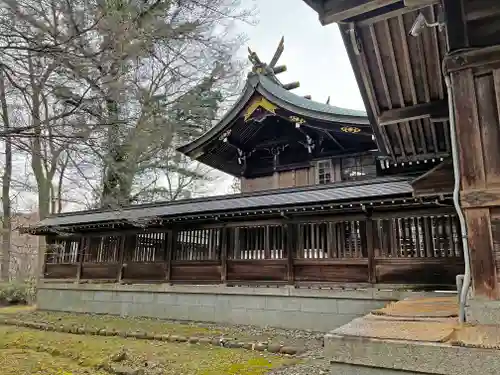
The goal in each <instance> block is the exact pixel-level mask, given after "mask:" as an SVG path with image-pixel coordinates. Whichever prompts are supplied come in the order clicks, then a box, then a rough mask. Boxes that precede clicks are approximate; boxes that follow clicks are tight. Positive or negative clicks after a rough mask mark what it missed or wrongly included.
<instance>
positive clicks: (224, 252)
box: [220, 226, 230, 284]
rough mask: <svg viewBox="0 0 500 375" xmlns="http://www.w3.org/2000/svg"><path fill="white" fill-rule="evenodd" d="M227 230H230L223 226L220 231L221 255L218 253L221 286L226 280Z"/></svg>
mask: <svg viewBox="0 0 500 375" xmlns="http://www.w3.org/2000/svg"><path fill="white" fill-rule="evenodd" d="M229 230H230V228H228V227H226V226H224V227H223V228H222V229H221V238H222V241H221V253H220V281H221V283H222V284H225V283H226V279H227V250H228V247H229V239H230V238H229Z"/></svg>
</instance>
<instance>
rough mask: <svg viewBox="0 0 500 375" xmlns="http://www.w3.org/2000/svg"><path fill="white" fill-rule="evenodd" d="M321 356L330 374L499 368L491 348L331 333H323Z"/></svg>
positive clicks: (463, 373) (461, 372)
mask: <svg viewBox="0 0 500 375" xmlns="http://www.w3.org/2000/svg"><path fill="white" fill-rule="evenodd" d="M333 332H335V331H333ZM325 355H326V357H327V358H328V359H330V360H332V361H333V363H332V372H331V374H332V375H333V374H335V375H340V374H345V375H354V374H357V375H364V374H370V375H371V374H373V375H395V374H396V373H400V374H407V375H411V374H420V375H422V374H439V375H478V374H481V375H497V374H499V369H500V351H499V350H495V349H479V348H467V347H460V346H453V345H451V344H449V343H436V342H421V341H409V340H390V339H376V338H366V337H362V336H346V335H339V334H335V333H330V334H327V335H326V336H325ZM348 365H351V366H348ZM352 365H355V366H354V367H352ZM334 370H336V371H337V372H335V371H334ZM389 370H392V371H389ZM405 371H406V373H405Z"/></svg>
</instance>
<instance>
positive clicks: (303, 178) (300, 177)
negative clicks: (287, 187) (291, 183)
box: [295, 168, 313, 187]
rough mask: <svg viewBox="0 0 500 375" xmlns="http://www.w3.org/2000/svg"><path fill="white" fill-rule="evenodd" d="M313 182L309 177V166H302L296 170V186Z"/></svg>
mask: <svg viewBox="0 0 500 375" xmlns="http://www.w3.org/2000/svg"><path fill="white" fill-rule="evenodd" d="M311 169H312V168H311ZM312 184H313V182H310V179H309V168H302V169H297V170H295V186H297V187H300V186H308V185H312Z"/></svg>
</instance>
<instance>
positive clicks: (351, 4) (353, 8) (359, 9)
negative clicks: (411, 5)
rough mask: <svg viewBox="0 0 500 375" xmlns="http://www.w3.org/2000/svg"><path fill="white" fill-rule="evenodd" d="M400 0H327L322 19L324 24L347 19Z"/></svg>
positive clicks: (321, 15)
mask: <svg viewBox="0 0 500 375" xmlns="http://www.w3.org/2000/svg"><path fill="white" fill-rule="evenodd" d="M399 1H400V0H326V1H325V4H324V10H323V13H322V14H320V21H321V23H322V24H323V25H328V24H330V23H336V22H342V21H344V20H346V19H349V18H352V17H355V16H359V15H360V14H363V13H367V12H371V11H373V10H376V9H378V8H382V7H385V6H387V5H391V4H395V3H398V2H399Z"/></svg>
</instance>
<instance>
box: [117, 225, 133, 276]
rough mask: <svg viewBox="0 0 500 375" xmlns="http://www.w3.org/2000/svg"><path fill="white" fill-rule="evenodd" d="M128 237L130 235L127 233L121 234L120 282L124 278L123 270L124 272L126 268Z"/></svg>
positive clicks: (119, 248) (119, 251)
mask: <svg viewBox="0 0 500 375" xmlns="http://www.w3.org/2000/svg"><path fill="white" fill-rule="evenodd" d="M134 236H135V235H134ZM127 237H128V236H127V235H126V234H124V235H122V236H120V243H119V245H118V246H119V247H118V263H119V264H120V268H119V271H118V283H121V282H122V279H123V272H124V268H125V264H124V259H125V251H126V248H125V247H126V246H127Z"/></svg>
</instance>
